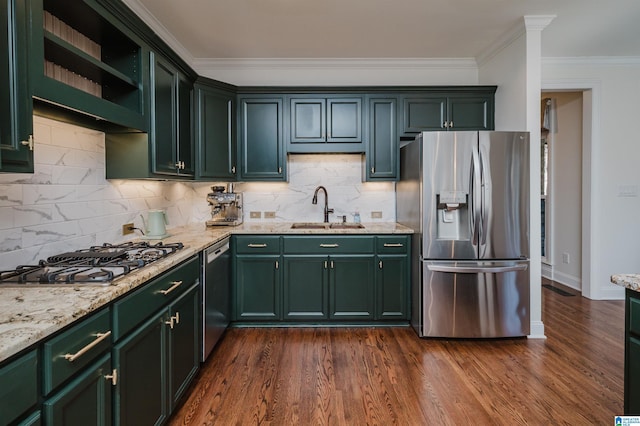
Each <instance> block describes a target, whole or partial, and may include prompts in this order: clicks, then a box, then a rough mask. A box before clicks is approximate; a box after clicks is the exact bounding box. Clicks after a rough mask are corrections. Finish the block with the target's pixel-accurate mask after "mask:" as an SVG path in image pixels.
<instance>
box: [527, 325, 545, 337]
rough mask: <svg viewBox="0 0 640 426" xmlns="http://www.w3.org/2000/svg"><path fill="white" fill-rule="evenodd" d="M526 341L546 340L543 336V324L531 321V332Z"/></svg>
mask: <svg viewBox="0 0 640 426" xmlns="http://www.w3.org/2000/svg"><path fill="white" fill-rule="evenodd" d="M527 338H528V339H546V338H547V336H545V335H544V324H543V323H542V321H531V330H530V333H529V335H528V336H527Z"/></svg>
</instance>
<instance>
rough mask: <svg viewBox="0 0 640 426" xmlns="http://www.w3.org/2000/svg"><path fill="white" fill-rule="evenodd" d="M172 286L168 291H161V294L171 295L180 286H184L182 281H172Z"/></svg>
mask: <svg viewBox="0 0 640 426" xmlns="http://www.w3.org/2000/svg"><path fill="white" fill-rule="evenodd" d="M171 284H172V286H171V287H169V288H168V289H166V290H160V293H162V294H164V295H165V296H166V295H167V294H169V293H171V292H172V291H173V290H175V289H176V288H178V287H180V285H182V280H180V281H171Z"/></svg>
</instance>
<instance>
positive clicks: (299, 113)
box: [291, 99, 326, 143]
mask: <svg viewBox="0 0 640 426" xmlns="http://www.w3.org/2000/svg"><path fill="white" fill-rule="evenodd" d="M325 107H326V102H325V100H324V99H292V100H291V124H292V125H291V143H321V142H326V135H325V131H326V128H325V120H326V118H325V115H326V113H325Z"/></svg>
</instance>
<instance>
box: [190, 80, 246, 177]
mask: <svg viewBox="0 0 640 426" xmlns="http://www.w3.org/2000/svg"><path fill="white" fill-rule="evenodd" d="M195 99H196V101H195V112H194V117H195V131H196V135H195V136H196V146H197V150H196V159H197V166H196V172H197V174H196V176H197V178H198V179H202V180H206V179H217V180H223V181H234V180H235V179H236V158H237V157H236V153H237V151H236V137H235V123H236V120H235V117H236V114H235V95H234V94H233V93H231V92H228V91H224V90H219V89H216V88H212V87H209V86H207V85H206V84H204V83H198V84H196V86H195Z"/></svg>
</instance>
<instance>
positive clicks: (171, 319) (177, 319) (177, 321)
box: [164, 312, 180, 330]
mask: <svg viewBox="0 0 640 426" xmlns="http://www.w3.org/2000/svg"><path fill="white" fill-rule="evenodd" d="M164 323H165V324H167V325H168V326H169V327H171V329H172V330H173V326H174V325H175V324H180V312H176V314H175V315H174V316H172V317H169V321H165V322H164Z"/></svg>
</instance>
